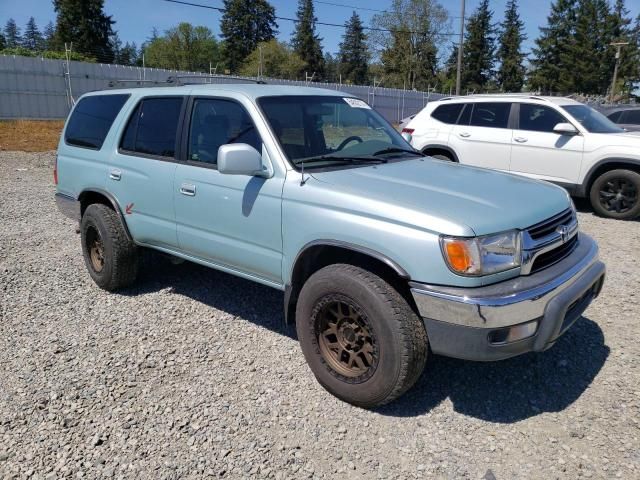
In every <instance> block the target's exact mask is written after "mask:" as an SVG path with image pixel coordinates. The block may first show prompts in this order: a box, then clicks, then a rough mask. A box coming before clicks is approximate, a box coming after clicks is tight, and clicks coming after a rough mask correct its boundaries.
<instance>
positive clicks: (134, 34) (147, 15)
mask: <svg viewBox="0 0 640 480" xmlns="http://www.w3.org/2000/svg"><path fill="white" fill-rule="evenodd" d="M187 1H189V2H191V3H198V4H204V5H211V6H216V7H221V6H222V5H223V2H222V0H187ZM249 1H250V0H249ZM270 2H271V4H272V5H273V6H274V7H275V9H276V15H277V16H281V17H290V18H291V17H295V13H296V9H297V3H298V2H297V0H270ZM326 2H327V3H321V2H320V1H319V0H316V2H315V8H316V17H317V18H318V20H319V21H322V22H327V23H337V24H344V23H345V22H346V21H347V20H348V18H349V17H350V16H351V14H352V12H353V11H354V10H355V11H357V12H358V14H359V15H360V16H361V18H362V19H363V21H364V24H365V25H368V24H369V22H370V20H371V18H372V17H373V15H375V14H376V12H375V11H373V10H384V9H385V8H388V7H389V5H390V4H391V0H364V1H363V0H326ZM506 2H507V0H491V2H490V5H491V9H492V10H493V11H494V22H499V21H501V20H502V17H503V13H504V9H505V4H506ZM328 3H333V4H342V5H348V6H350V7H355V8H349V7H341V6H336V5H329V4H328ZM479 3H480V0H467V1H466V4H467V5H466V12H465V16H468V15H469V14H470V13H472V12H473V10H475V8H477V6H478V4H479ZM441 4H442V5H444V6H445V7H446V8H448V9H449V11H450V13H451V16H452V17H457V18H453V19H452V25H451V28H452V31H458V30H459V18H460V0H441ZM626 4H627V8H628V9H629V10H630V11H631V16H632V17H634V18H635V16H636V15H638V14H640V0H627V2H626ZM519 5H520V16H521V18H522V19H523V20H524V22H525V30H526V34H527V37H528V39H527V40H526V41H525V43H524V49H525V50H526V51H528V50H530V49H531V47H533V46H534V40H535V39H536V38H537V37H538V35H539V28H540V27H541V26H544V25H545V23H546V18H547V15H548V14H549V10H550V6H551V0H520V1H519ZM105 11H106V13H107V14H108V15H112V16H113V19H114V20H116V24H115V25H114V29H115V30H117V32H118V35H119V36H120V39H121V40H122V41H123V43H124V42H126V41H135V42H136V44H137V45H138V46H140V44H141V43H142V42H143V41H144V40H145V39H146V38H147V37H148V36H149V34H150V32H151V29H152V28H153V27H156V28H157V29H158V30H159V31H160V32H163V31H164V30H167V29H169V28H171V27H173V26H175V25H176V24H178V23H179V22H190V23H193V24H194V25H206V26H207V27H209V28H211V30H212V31H213V32H214V33H215V34H216V35H217V34H219V33H220V26H219V25H220V16H221V13H219V12H217V11H215V10H209V9H203V8H197V7H191V6H185V5H177V4H172V3H169V2H166V1H165V0H105ZM30 16H33V17H34V18H35V20H36V23H37V24H38V26H39V27H40V28H41V29H42V28H43V27H44V26H45V25H46V24H47V23H48V22H49V21H50V20H51V21H54V23H55V13H54V11H53V6H52V2H51V0H0V25H2V26H4V24H5V22H6V20H7V19H9V18H13V19H14V20H16V22H17V23H18V26H20V28H22V29H24V25H25V24H26V23H27V21H28V20H29V17H30ZM293 29H294V23H293V22H289V21H284V20H280V21H278V30H279V34H278V38H279V39H280V40H284V41H288V40H289V39H290V38H291V34H292V32H293ZM343 32H344V30H343V29H342V28H339V27H330V26H322V25H319V26H318V33H319V35H320V37H322V39H323V41H322V45H323V47H324V51H325V52H330V53H335V52H337V51H338V49H339V44H340V42H341V40H342V33H343ZM450 38H451V39H452V41H453V40H454V38H453V37H450ZM450 45H451V44H449V45H448V46H447V48H444V49H442V50H448V47H450Z"/></svg>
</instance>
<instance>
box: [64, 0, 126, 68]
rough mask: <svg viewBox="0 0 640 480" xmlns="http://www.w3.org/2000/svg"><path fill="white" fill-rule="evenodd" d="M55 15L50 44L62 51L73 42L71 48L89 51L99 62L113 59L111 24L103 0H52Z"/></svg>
mask: <svg viewBox="0 0 640 480" xmlns="http://www.w3.org/2000/svg"><path fill="white" fill-rule="evenodd" d="M53 8H54V10H55V12H56V14H57V18H56V33H55V36H54V40H53V42H52V43H53V47H54V48H55V49H56V50H64V44H65V43H71V42H73V49H74V50H75V51H78V52H80V53H83V54H89V55H92V56H94V57H96V59H97V60H98V61H100V62H103V63H111V62H113V57H114V53H113V47H112V45H111V41H110V40H111V36H112V35H113V30H112V28H111V26H112V25H113V24H114V23H115V22H114V21H113V20H112V19H111V16H109V15H106V14H105V12H104V0H53Z"/></svg>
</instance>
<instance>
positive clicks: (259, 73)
mask: <svg viewBox="0 0 640 480" xmlns="http://www.w3.org/2000/svg"><path fill="white" fill-rule="evenodd" d="M258 50H259V51H260V66H259V67H258V78H262V75H263V73H262V45H258Z"/></svg>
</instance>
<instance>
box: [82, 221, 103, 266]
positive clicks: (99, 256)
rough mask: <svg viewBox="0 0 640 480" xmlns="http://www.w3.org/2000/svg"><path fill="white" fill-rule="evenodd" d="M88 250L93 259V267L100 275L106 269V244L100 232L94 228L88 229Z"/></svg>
mask: <svg viewBox="0 0 640 480" xmlns="http://www.w3.org/2000/svg"><path fill="white" fill-rule="evenodd" d="M86 239H87V240H86V241H87V250H88V251H89V258H90V259H91V267H92V268H93V269H94V270H95V271H96V272H98V273H100V272H101V271H102V269H103V268H104V243H103V242H102V237H101V236H100V232H98V230H97V229H96V228H94V227H89V228H88V229H87V235H86Z"/></svg>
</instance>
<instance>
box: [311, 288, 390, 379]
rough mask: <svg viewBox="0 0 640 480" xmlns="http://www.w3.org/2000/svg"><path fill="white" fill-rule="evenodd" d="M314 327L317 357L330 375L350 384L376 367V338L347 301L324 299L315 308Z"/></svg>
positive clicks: (369, 375) (364, 318)
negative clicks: (318, 355)
mask: <svg viewBox="0 0 640 480" xmlns="http://www.w3.org/2000/svg"><path fill="white" fill-rule="evenodd" d="M318 307H319V308H318ZM314 326H315V333H316V338H317V341H318V346H319V347H320V354H321V355H322V358H323V359H324V361H325V363H326V364H327V365H328V366H329V367H330V368H331V369H332V370H333V371H334V372H336V373H337V374H339V375H342V376H344V377H347V378H349V379H350V380H351V381H354V380H356V381H364V380H366V379H368V378H370V377H371V375H373V373H374V372H375V369H376V366H377V364H378V347H377V342H376V338H375V336H374V332H373V330H372V328H371V325H370V323H369V321H368V320H367V318H366V316H365V315H364V313H363V312H362V311H361V310H360V308H358V307H357V306H356V305H355V304H354V303H353V302H352V301H351V300H350V299H348V298H346V297H342V296H339V297H338V296H334V295H332V296H328V297H325V299H323V300H321V301H320V302H319V303H318V306H317V308H316V313H315V315H314Z"/></svg>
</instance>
